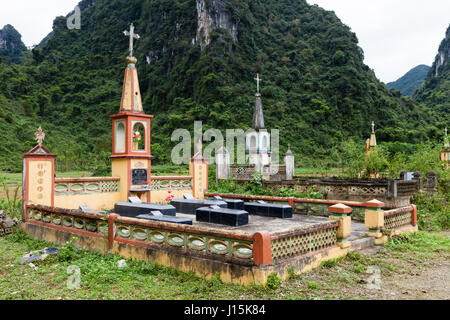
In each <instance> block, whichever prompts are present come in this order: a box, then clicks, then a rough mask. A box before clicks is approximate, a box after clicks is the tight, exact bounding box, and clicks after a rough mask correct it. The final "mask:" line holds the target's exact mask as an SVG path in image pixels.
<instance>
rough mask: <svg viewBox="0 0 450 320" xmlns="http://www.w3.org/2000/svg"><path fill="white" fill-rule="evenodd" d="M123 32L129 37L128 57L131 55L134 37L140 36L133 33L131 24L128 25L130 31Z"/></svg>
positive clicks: (138, 37)
mask: <svg viewBox="0 0 450 320" xmlns="http://www.w3.org/2000/svg"><path fill="white" fill-rule="evenodd" d="M123 34H124V35H126V36H127V37H130V57H132V56H133V44H134V39H140V38H141V37H140V36H139V35H138V34H137V33H134V26H133V24H131V25H130V31H127V30H125V31H124V32H123Z"/></svg>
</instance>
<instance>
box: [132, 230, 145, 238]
mask: <svg viewBox="0 0 450 320" xmlns="http://www.w3.org/2000/svg"><path fill="white" fill-rule="evenodd" d="M133 238H134V239H136V240H139V241H146V240H147V231H146V230H144V229H134V231H133Z"/></svg>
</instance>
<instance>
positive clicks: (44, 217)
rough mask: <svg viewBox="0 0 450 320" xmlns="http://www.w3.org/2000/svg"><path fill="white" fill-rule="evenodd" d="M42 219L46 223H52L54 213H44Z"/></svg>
mask: <svg viewBox="0 0 450 320" xmlns="http://www.w3.org/2000/svg"><path fill="white" fill-rule="evenodd" d="M42 221H44V222H46V223H50V222H51V221H52V215H51V214H44V216H43V217H42Z"/></svg>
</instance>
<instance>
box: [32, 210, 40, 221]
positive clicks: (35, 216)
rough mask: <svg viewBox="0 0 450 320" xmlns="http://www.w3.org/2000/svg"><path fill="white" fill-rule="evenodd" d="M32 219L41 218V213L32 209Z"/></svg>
mask: <svg viewBox="0 0 450 320" xmlns="http://www.w3.org/2000/svg"><path fill="white" fill-rule="evenodd" d="M33 219H34V220H37V221H40V220H41V219H42V214H41V213H40V212H39V211H34V212H33Z"/></svg>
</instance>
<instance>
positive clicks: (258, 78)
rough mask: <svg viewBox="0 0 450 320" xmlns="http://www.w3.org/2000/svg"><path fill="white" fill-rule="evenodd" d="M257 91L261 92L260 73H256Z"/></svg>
mask: <svg viewBox="0 0 450 320" xmlns="http://www.w3.org/2000/svg"><path fill="white" fill-rule="evenodd" d="M255 80H256V92H257V93H259V83H260V82H261V78H260V77H259V73H257V74H256V78H255Z"/></svg>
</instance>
